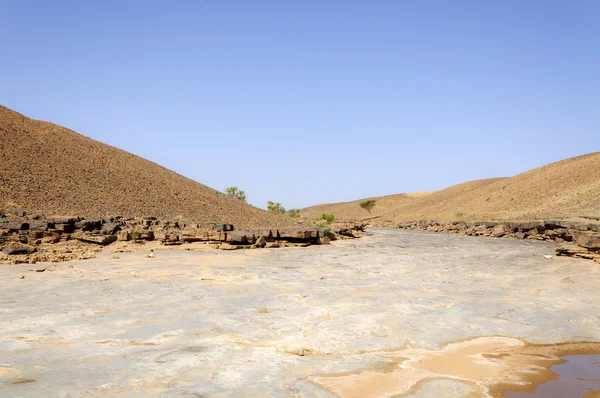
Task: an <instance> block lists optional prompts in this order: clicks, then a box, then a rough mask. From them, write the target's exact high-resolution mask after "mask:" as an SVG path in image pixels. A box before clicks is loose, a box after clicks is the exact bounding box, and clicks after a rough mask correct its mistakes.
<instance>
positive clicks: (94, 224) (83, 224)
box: [75, 219, 102, 231]
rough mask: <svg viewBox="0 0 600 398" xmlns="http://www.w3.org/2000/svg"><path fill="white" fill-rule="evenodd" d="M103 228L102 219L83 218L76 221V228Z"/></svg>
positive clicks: (90, 229)
mask: <svg viewBox="0 0 600 398" xmlns="http://www.w3.org/2000/svg"><path fill="white" fill-rule="evenodd" d="M101 228H102V220H101V219H99V220H81V221H77V222H76V223H75V229H81V230H82V231H94V230H98V229H101Z"/></svg>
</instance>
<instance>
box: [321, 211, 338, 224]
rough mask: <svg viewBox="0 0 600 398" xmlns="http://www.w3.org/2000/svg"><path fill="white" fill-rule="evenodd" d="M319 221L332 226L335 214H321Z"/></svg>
mask: <svg viewBox="0 0 600 398" xmlns="http://www.w3.org/2000/svg"><path fill="white" fill-rule="evenodd" d="M319 220H324V221H326V222H327V224H333V222H334V221H335V214H333V213H323V214H321V218H319Z"/></svg>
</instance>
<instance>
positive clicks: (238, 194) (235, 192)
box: [225, 187, 246, 202]
mask: <svg viewBox="0 0 600 398" xmlns="http://www.w3.org/2000/svg"><path fill="white" fill-rule="evenodd" d="M225 193H226V194H227V196H231V197H232V198H234V199H239V200H241V201H242V202H245V201H246V192H244V191H242V190H240V189H238V187H229V188H226V189H225Z"/></svg>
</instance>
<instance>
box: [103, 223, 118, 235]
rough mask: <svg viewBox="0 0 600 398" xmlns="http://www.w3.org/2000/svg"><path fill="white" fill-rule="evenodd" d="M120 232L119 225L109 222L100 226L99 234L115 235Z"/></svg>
mask: <svg viewBox="0 0 600 398" xmlns="http://www.w3.org/2000/svg"><path fill="white" fill-rule="evenodd" d="M120 230H121V225H119V224H117V223H114V222H109V223H106V224H104V225H102V226H101V232H102V234H104V235H115V234H116V233H117V232H119V231H120Z"/></svg>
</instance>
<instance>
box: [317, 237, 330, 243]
mask: <svg viewBox="0 0 600 398" xmlns="http://www.w3.org/2000/svg"><path fill="white" fill-rule="evenodd" d="M317 244H319V245H329V244H331V239H329V238H328V237H327V236H324V237H322V238H319V240H318V241H317Z"/></svg>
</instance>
